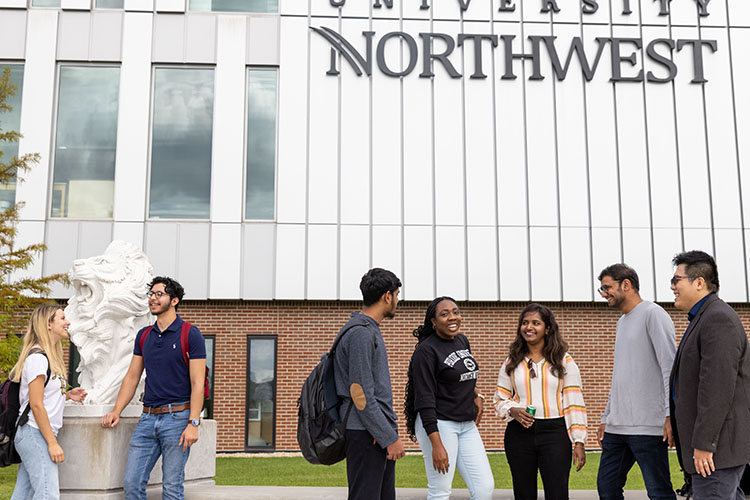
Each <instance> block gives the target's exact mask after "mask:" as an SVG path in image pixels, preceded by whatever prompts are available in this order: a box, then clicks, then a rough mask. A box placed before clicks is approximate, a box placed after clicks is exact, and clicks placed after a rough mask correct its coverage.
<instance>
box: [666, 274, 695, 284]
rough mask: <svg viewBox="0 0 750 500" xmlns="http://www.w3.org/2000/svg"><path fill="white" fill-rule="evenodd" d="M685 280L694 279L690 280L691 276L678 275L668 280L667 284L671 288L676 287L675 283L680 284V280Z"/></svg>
mask: <svg viewBox="0 0 750 500" xmlns="http://www.w3.org/2000/svg"><path fill="white" fill-rule="evenodd" d="M685 278H688V279H691V280H692V279H695V278H692V277H691V276H680V275H679V274H675V275H674V276H672V279H671V280H669V284H670V285H672V286H676V285H677V283H679V282H680V280H684V279H685Z"/></svg>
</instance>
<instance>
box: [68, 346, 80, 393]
mask: <svg viewBox="0 0 750 500" xmlns="http://www.w3.org/2000/svg"><path fill="white" fill-rule="evenodd" d="M68 347H69V351H68V353H69V355H68V384H69V385H70V386H71V387H79V386H80V385H81V384H80V382H79V381H78V375H79V374H78V365H79V364H80V363H81V354H80V353H79V352H78V347H76V345H75V344H74V343H73V342H68Z"/></svg>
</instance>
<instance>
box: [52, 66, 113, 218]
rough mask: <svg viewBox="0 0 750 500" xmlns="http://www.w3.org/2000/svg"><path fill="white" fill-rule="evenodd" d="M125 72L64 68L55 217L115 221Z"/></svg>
mask: <svg viewBox="0 0 750 500" xmlns="http://www.w3.org/2000/svg"><path fill="white" fill-rule="evenodd" d="M119 87H120V68H117V67H102V66H62V67H61V68H60V85H59V90H58V101H57V134H56V140H55V166H54V176H53V186H52V217H76V218H78V217H85V218H89V217H91V218H110V217H112V210H113V206H114V186H115V150H116V148H117V108H118V92H119Z"/></svg>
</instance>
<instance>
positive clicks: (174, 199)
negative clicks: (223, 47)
mask: <svg viewBox="0 0 750 500" xmlns="http://www.w3.org/2000/svg"><path fill="white" fill-rule="evenodd" d="M213 108H214V72H213V70H212V69H197V68H179V69H177V68H157V69H156V70H155V72H154V106H153V110H154V111H153V135H152V145H151V191H150V202H149V217H151V218H169V219H208V217H209V209H210V195H211V139H212V129H213Z"/></svg>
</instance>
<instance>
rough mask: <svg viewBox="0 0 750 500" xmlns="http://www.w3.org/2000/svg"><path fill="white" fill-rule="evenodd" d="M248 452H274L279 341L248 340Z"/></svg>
mask: <svg viewBox="0 0 750 500" xmlns="http://www.w3.org/2000/svg"><path fill="white" fill-rule="evenodd" d="M246 414H247V427H246V436H247V440H246V447H247V448H273V447H274V434H275V423H276V337H267V336H264V337H260V336H258V337H255V336H249V337H248V338H247V408H246Z"/></svg>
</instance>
